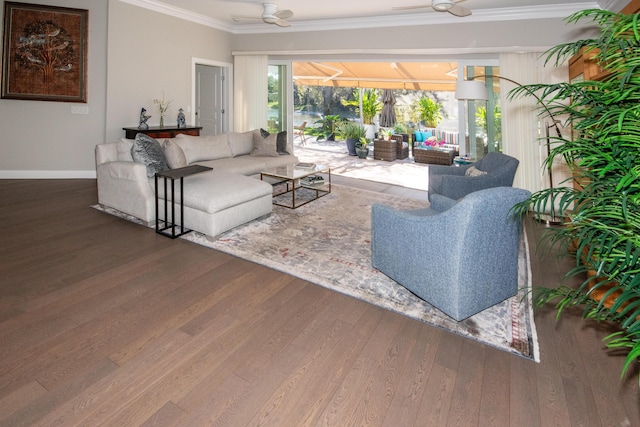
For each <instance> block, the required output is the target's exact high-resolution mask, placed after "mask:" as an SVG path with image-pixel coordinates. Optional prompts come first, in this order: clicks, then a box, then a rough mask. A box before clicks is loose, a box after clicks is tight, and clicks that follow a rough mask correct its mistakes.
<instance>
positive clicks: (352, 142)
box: [347, 138, 358, 156]
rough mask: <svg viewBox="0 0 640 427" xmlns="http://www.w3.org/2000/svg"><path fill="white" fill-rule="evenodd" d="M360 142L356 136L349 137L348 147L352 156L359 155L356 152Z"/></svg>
mask: <svg viewBox="0 0 640 427" xmlns="http://www.w3.org/2000/svg"><path fill="white" fill-rule="evenodd" d="M357 143H358V140H357V139H355V138H347V149H348V150H349V155H350V156H357V155H358V154H357V153H356V144H357Z"/></svg>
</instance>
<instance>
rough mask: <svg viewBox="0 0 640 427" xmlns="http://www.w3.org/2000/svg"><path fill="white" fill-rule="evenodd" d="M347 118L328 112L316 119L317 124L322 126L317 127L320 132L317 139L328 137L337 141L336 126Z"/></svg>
mask: <svg viewBox="0 0 640 427" xmlns="http://www.w3.org/2000/svg"><path fill="white" fill-rule="evenodd" d="M343 120H345V119H344V118H342V117H340V115H339V114H327V115H324V116H322V118H321V119H320V120H318V121H316V124H319V125H320V127H319V128H318V129H317V131H316V132H318V136H317V138H316V139H317V140H318V141H321V140H323V139H325V138H326V139H327V141H335V139H336V134H335V131H336V126H337V125H338V126H339V124H340V123H341V122H342V121H343Z"/></svg>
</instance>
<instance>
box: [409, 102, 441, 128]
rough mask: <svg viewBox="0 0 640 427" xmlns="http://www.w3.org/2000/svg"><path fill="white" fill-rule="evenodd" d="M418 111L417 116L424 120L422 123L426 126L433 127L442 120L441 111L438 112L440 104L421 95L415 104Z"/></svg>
mask: <svg viewBox="0 0 640 427" xmlns="http://www.w3.org/2000/svg"><path fill="white" fill-rule="evenodd" d="M415 108H416V110H417V111H418V117H419V118H420V120H422V121H423V122H424V125H425V126H426V127H428V128H435V127H437V126H438V123H440V121H441V120H442V113H441V112H440V104H438V103H437V102H435V101H434V100H432V99H431V98H428V97H426V96H423V97H422V98H420V99H418V100H417V102H416V105H415Z"/></svg>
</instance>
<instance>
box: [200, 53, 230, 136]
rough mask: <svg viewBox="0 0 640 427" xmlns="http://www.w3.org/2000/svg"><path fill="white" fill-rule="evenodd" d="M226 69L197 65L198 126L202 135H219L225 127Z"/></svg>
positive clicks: (224, 130)
mask: <svg viewBox="0 0 640 427" xmlns="http://www.w3.org/2000/svg"><path fill="white" fill-rule="evenodd" d="M224 81H225V69H224V68H223V67H217V66H212V65H202V64H196V112H195V115H196V126H202V130H201V131H200V134H201V135H218V134H221V133H224V132H226V131H227V129H226V126H225V123H226V121H225V114H226V112H225V94H224V87H225V86H224Z"/></svg>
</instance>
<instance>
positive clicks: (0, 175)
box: [0, 170, 96, 179]
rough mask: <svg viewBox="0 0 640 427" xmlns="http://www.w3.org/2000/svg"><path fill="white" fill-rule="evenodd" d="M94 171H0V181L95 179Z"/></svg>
mask: <svg viewBox="0 0 640 427" xmlns="http://www.w3.org/2000/svg"><path fill="white" fill-rule="evenodd" d="M95 178H96V171H94V170H89V171H36V170H14V171H10V170H0V179H95Z"/></svg>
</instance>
